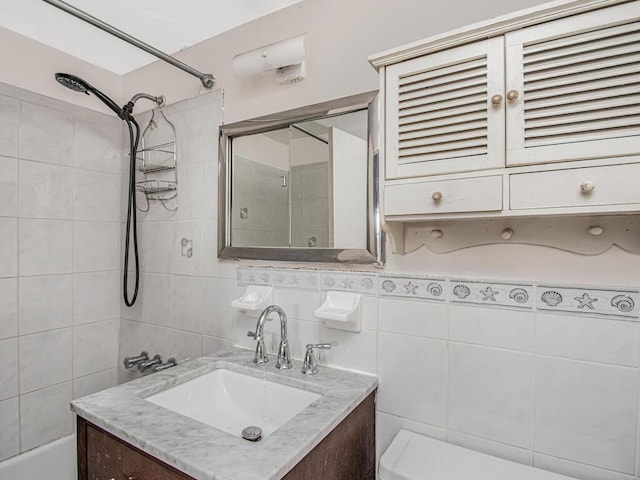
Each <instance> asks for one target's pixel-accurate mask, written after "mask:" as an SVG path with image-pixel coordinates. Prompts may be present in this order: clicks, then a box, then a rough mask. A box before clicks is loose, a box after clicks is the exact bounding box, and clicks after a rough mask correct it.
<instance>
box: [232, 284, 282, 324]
mask: <svg viewBox="0 0 640 480" xmlns="http://www.w3.org/2000/svg"><path fill="white" fill-rule="evenodd" d="M272 304H273V287H268V286H264V285H249V286H247V289H246V290H245V292H244V293H243V294H242V295H241V296H240V297H238V298H236V299H235V300H233V301H232V302H231V306H232V307H233V308H236V309H238V310H240V311H241V312H244V313H246V314H247V315H249V316H252V317H257V316H258V315H260V313H261V312H262V311H263V310H264V309H265V308H267V307H268V306H269V305H272Z"/></svg>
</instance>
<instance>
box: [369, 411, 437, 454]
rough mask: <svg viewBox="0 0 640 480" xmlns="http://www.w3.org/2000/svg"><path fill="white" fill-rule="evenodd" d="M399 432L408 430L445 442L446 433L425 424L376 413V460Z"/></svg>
mask: <svg viewBox="0 0 640 480" xmlns="http://www.w3.org/2000/svg"><path fill="white" fill-rule="evenodd" d="M399 430H409V431H410V432H415V433H419V434H420V435H424V436H426V437H431V438H435V439H436V440H445V438H446V431H445V430H444V429H443V428H439V427H434V426H432V425H427V424H425V423H420V422H415V421H413V420H409V419H408V418H403V417H397V416H395V415H389V414H388V413H383V412H380V411H377V412H376V451H377V458H380V456H381V455H382V454H383V453H384V451H385V450H386V449H387V447H388V446H389V445H390V444H391V441H392V440H393V439H394V437H395V436H396V434H397V433H398V431H399Z"/></svg>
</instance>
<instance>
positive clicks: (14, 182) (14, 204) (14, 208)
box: [0, 97, 18, 217]
mask: <svg viewBox="0 0 640 480" xmlns="http://www.w3.org/2000/svg"><path fill="white" fill-rule="evenodd" d="M2 98H3V97H0V109H2ZM1 115H2V113H0V116H1ZM1 129H2V119H1V118H0V130H1ZM3 134H4V132H2V133H0V152H1V151H2V136H3ZM17 216H18V160H17V159H15V158H7V157H2V156H0V217H17Z"/></svg>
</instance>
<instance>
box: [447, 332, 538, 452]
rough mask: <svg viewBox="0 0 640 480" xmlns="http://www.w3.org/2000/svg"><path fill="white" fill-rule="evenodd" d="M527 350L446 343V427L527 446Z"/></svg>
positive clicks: (529, 369)
mask: <svg viewBox="0 0 640 480" xmlns="http://www.w3.org/2000/svg"><path fill="white" fill-rule="evenodd" d="M532 374H533V358H532V356H531V355H527V354H523V353H519V352H511V351H506V350H495V349H489V348H483V347H476V346H472V345H463V344H457V343H450V344H449V427H450V428H452V429H455V430H458V431H461V432H463V433H470V434H473V435H477V436H480V437H484V438H487V439H490V440H496V441H499V442H502V443H507V444H509V445H515V446H519V447H525V448H527V447H529V443H530V434H531V415H532V413H533V412H532V411H531V407H532V402H531V398H532V394H533V392H532V388H531V385H532Z"/></svg>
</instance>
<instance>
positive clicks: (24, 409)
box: [20, 382, 73, 452]
mask: <svg viewBox="0 0 640 480" xmlns="http://www.w3.org/2000/svg"><path fill="white" fill-rule="evenodd" d="M71 397H72V386H71V382H68V383H63V384H60V385H56V386H53V387H49V388H46V389H44V390H38V391H36V392H32V393H28V394H26V395H22V396H21V397H20V440H21V450H22V451H23V452H24V451H27V450H31V449H32V448H35V447H38V446H40V445H44V444H45V443H49V442H51V441H53V440H56V439H58V438H60V437H64V436H65V435H69V434H70V433H72V431H73V416H72V414H71V410H69V402H71Z"/></svg>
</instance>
